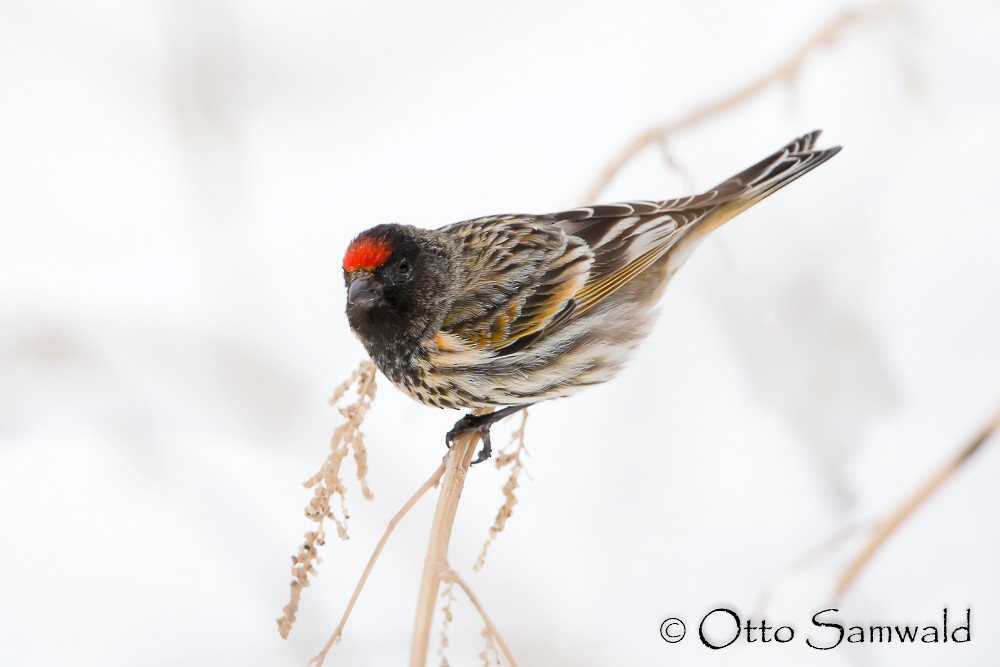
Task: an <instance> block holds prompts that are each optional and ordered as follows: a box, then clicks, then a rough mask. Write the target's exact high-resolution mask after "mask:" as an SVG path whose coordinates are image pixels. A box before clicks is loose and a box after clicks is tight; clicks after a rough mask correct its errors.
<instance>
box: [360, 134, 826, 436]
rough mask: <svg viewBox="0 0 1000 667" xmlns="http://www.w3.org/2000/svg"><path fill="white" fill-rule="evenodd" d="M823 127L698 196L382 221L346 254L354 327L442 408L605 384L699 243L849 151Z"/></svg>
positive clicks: (392, 368)
mask: <svg viewBox="0 0 1000 667" xmlns="http://www.w3.org/2000/svg"><path fill="white" fill-rule="evenodd" d="M818 136H819V132H818V131H817V132H812V133H810V134H808V135H805V136H804V137H801V138H799V139H797V140H795V141H793V142H791V143H790V144H788V145H787V146H785V147H784V148H783V149H781V150H780V151H778V152H777V153H775V154H774V155H771V156H770V157H768V158H767V159H765V160H762V161H761V162H759V163H758V164H756V165H754V166H752V167H750V168H749V169H746V170H745V171H743V172H741V173H740V174H737V175H736V176H734V177H732V178H730V179H727V180H726V181H723V182H722V183H720V184H719V185H718V186H716V187H714V188H712V189H710V190H708V191H707V192H705V193H703V194H700V195H694V196H690V197H684V198H680V199H673V200H669V201H660V202H649V201H640V202H630V203H622V204H607V205H600V206H592V207H585V208H577V209H572V210H569V211H563V212H560V213H551V214H547V215H499V216H488V217H484V218H477V219H474V220H468V221H465V222H459V223H455V224H452V225H448V226H445V227H442V228H440V229H437V230H422V229H417V228H415V227H411V226H407V225H380V226H378V227H374V228H372V229H370V230H368V231H366V232H363V233H362V234H361V235H359V236H358V237H357V238H356V239H355V240H354V242H352V245H351V247H350V248H349V250H348V254H347V256H346V257H345V263H344V269H345V277H346V280H347V283H348V287H349V299H348V301H349V302H348V306H347V314H348V319H349V320H350V323H351V327H352V329H353V330H354V331H355V333H356V334H357V335H358V337H359V338H360V339H361V341H362V342H363V343H364V345H365V347H366V349H367V350H368V353H369V354H370V355H371V357H372V359H373V360H374V361H375V363H376V365H377V366H378V367H379V369H380V370H382V371H383V372H384V373H385V374H386V376H387V377H389V379H390V380H392V381H393V383H395V384H396V385H397V386H399V387H401V388H402V389H403V390H404V391H406V392H407V393H408V394H409V395H410V396H412V397H414V398H416V399H417V400H419V401H422V402H423V403H426V404H428V405H433V406H437V407H447V408H466V409H469V408H495V407H501V406H522V407H523V406H525V405H528V404H531V403H537V402H539V401H543V400H548V399H551V398H557V397H561V396H568V395H570V394H572V393H574V392H576V391H579V390H580V389H582V388H584V387H587V386H589V385H593V384H598V383H601V382H605V381H607V380H609V379H611V378H612V377H613V376H614V375H615V374H616V373H617V372H618V371H619V370H620V369H621V367H622V365H623V364H624V362H625V360H626V359H627V357H628V354H629V352H630V351H631V350H632V349H633V348H634V347H635V345H636V344H637V343H638V342H639V341H640V340H641V339H642V338H643V337H644V336H645V334H646V333H647V332H648V330H649V327H650V324H651V320H652V309H653V306H654V305H655V303H656V301H657V300H658V298H659V296H660V294H661V292H662V290H663V288H664V286H665V285H666V283H667V281H668V280H669V278H670V277H671V276H672V275H673V273H674V272H675V271H676V270H677V269H678V268H679V267H680V266H681V264H682V263H683V262H684V260H685V259H686V258H687V256H688V255H689V253H690V252H691V250H692V249H693V248H694V247H695V245H697V243H698V241H700V240H701V239H702V238H704V236H705V235H706V234H707V233H708V232H710V231H711V230H713V229H715V228H716V227H718V226H719V225H721V224H723V223H724V222H726V221H727V220H729V219H730V218H732V217H733V216H735V215H737V214H738V213H740V212H742V211H744V210H745V209H747V208H749V207H750V206H752V205H753V204H755V203H757V202H758V201H760V200H761V199H763V198H765V197H767V196H768V195H770V194H771V193H773V192H775V191H776V190H778V189H779V188H781V187H783V186H785V185H787V184H788V183H790V182H792V181H793V180H795V179H796V178H798V177H799V176H802V175H803V174H805V173H807V172H809V171H810V170H812V169H814V168H815V167H817V166H819V165H820V164H822V163H823V162H825V161H826V160H828V159H829V158H830V157H832V156H833V155H834V154H836V153H837V151H838V150H840V149H839V147H835V148H829V149H825V150H818V149H815V148H814V144H815V141H816V139H817V137H818ZM383 249H384V252H382V251H383ZM368 257H374V258H375V260H374V261H380V262H381V263H380V264H379V265H378V266H370V265H364V266H362V265H361V264H360V263H359V262H361V259H362V258H368ZM364 261H366V262H368V264H371V263H372V261H373V260H370V259H365V260H364ZM512 409H516V408H512ZM510 411H512V410H507V411H505V413H507V412H510ZM463 422H464V423H465V426H466V427H467V428H464V429H459V430H458V432H462V431H463V430H473V428H475V429H478V430H485V432H486V433H487V434H488V428H489V424H490V423H492V422H491V421H489V420H480V421H476V420H472V419H470V418H467V419H465V420H463ZM470 425H471V426H470ZM484 425H485V426H484ZM456 434H457V433H456V432H455V431H453V433H452V434H450V435H456ZM487 454H488V452H487Z"/></svg>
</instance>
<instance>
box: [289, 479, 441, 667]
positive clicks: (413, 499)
mask: <svg viewBox="0 0 1000 667" xmlns="http://www.w3.org/2000/svg"><path fill="white" fill-rule="evenodd" d="M444 468H445V466H444V463H442V464H441V465H440V466H438V469H437V470H435V471H434V474H432V475H431V476H430V477H428V478H427V481H426V482H424V483H423V485H421V487H420V488H419V489H417V490H416V492H415V493H414V494H413V495H412V496H410V499H409V500H407V501H406V503H405V504H404V505H403V506H402V507H401V508H400V509H399V511H398V512H396V514H395V516H393V517H392V518H391V519H389V525H387V526H386V528H385V532H384V533H382V539H380V540H379V541H378V544H377V545H375V550H374V551H373V552H372V555H371V557H370V558H369V559H368V564H367V565H366V566H365V569H364V572H362V573H361V578H360V579H359V580H358V585H357V586H355V587H354V594H353V595H351V599H350V601H349V602H348V603H347V608H346V609H345V610H344V615H343V616H342V617H341V619H340V623H338V624H337V628H336V629H335V630H334V631H333V634H331V635H330V639H329V640H328V641H327V642H326V646H324V647H323V650H322V651H320V652H319V653H317V654H316V657H315V658H313V659H312V660H310V661H309V664H311V665H317V666H320V665H322V664H323V661H324V660H326V654H327V653H329V652H330V649H331V648H332V647H333V645H334V644H336V643H337V642H338V641H340V637H341V635H342V634H343V632H344V626H345V625H347V619H348V618H349V617H350V615H351V611H352V610H353V609H354V604H355V603H356V602H357V601H358V597H360V595H361V591H362V589H363V588H364V587H365V583H366V582H367V581H368V575H369V574H371V571H372V568H374V567H375V562H376V561H377V560H378V558H379V556H380V555H382V549H384V548H385V545H386V543H387V542H388V541H389V535H391V534H392V531H393V530H395V529H396V526H397V525H398V524H399V522H400V521H402V520H403V517H405V516H406V515H407V514H408V513H409V511H410V510H411V509H413V506H414V505H416V504H417V501H419V500H420V499H421V498H422V497H423V496H424V494H425V493H427V492H428V491H429V490H430V489H431V488H432V487H434V486H436V485H437V483H438V482H439V481H440V480H441V476H442V475H443V474H444Z"/></svg>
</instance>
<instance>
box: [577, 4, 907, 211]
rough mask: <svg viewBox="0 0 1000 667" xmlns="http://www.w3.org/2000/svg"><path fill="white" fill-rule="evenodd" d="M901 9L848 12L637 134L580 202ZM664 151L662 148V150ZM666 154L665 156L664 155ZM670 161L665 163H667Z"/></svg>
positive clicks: (591, 198) (877, 7) (595, 196)
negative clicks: (725, 90)
mask: <svg viewBox="0 0 1000 667" xmlns="http://www.w3.org/2000/svg"><path fill="white" fill-rule="evenodd" d="M901 7H902V3H901V2H884V3H880V4H876V5H873V6H871V7H865V8H860V9H849V10H847V11H845V12H844V13H843V14H841V15H840V16H838V17H836V18H835V19H833V20H832V21H830V22H829V23H828V24H826V25H825V26H824V27H823V28H822V29H820V30H819V31H818V32H817V33H815V34H814V35H813V36H812V37H810V38H809V39H808V40H806V41H805V43H803V44H802V45H801V46H800V47H799V48H798V49H796V50H795V51H794V52H793V53H792V54H791V55H789V57H788V58H786V59H785V60H784V61H783V62H781V63H780V64H779V65H778V66H777V67H775V68H774V69H773V70H771V71H770V72H768V73H766V74H765V75H764V76H762V77H760V78H758V79H757V80H755V81H752V82H751V83H750V84H749V85H746V86H744V87H742V88H740V89H738V90H736V91H735V92H733V93H730V94H729V95H726V96H724V97H721V98H719V99H717V100H715V101H714V102H710V103H709V104H706V105H704V106H701V107H698V108H696V109H695V110H694V111H691V112H689V113H687V114H685V115H683V116H681V117H680V118H678V119H676V120H674V121H671V122H668V123H664V124H663V125H657V126H655V127H652V128H650V129H648V130H646V131H645V132H642V133H641V134H638V135H636V136H635V137H634V138H633V139H632V140H631V141H629V142H628V143H627V144H626V145H625V146H624V147H623V148H622V149H621V150H620V151H619V152H618V154H617V155H615V156H614V157H613V158H612V159H611V160H610V161H609V162H608V163H607V164H606V165H605V166H604V168H603V169H601V172H600V174H598V176H597V178H596V179H594V181H593V182H592V183H591V185H590V187H589V188H587V190H586V191H585V193H584V195H583V198H582V202H583V203H584V204H585V205H586V204H593V203H595V202H596V201H597V200H598V199H599V198H600V195H601V193H602V192H604V190H605V188H607V187H608V185H609V184H610V183H611V181H612V180H614V178H615V176H617V175H618V172H620V171H621V170H622V169H623V168H624V167H625V165H627V164H628V163H629V162H631V161H632V159H634V158H635V156H636V155H638V154H639V153H641V152H642V151H644V150H645V149H646V148H648V147H650V146H652V145H656V144H659V145H660V146H661V147H667V146H668V142H669V138H670V137H671V135H673V134H675V133H677V132H679V131H680V130H683V129H686V128H689V127H691V126H692V125H696V124H698V123H700V122H702V121H704V120H706V119H708V118H710V117H712V116H716V115H718V114H720V113H722V112H724V111H729V110H730V109H732V108H734V107H737V106H739V105H740V104H743V103H744V102H746V101H748V100H749V99H751V98H753V97H755V96H757V95H759V94H760V93H761V92H763V91H764V90H766V89H767V88H769V87H770V86H772V85H774V84H776V83H780V82H783V81H790V80H794V79H795V77H796V76H798V74H799V71H800V70H801V69H802V67H803V66H804V65H805V63H806V61H807V60H808V59H809V56H811V55H813V54H814V53H815V52H817V51H820V50H822V49H824V48H826V47H828V46H830V45H831V44H832V43H833V42H835V41H836V40H837V38H839V37H840V36H841V34H842V33H843V32H844V31H845V30H846V29H847V28H849V27H851V26H853V25H855V24H858V23H863V22H867V21H871V20H873V19H876V18H880V17H882V16H884V15H886V14H890V13H896V12H898V11H899V10H900V8H901ZM665 150H666V148H665ZM668 155H669V153H668ZM670 161H671V160H668V162H670Z"/></svg>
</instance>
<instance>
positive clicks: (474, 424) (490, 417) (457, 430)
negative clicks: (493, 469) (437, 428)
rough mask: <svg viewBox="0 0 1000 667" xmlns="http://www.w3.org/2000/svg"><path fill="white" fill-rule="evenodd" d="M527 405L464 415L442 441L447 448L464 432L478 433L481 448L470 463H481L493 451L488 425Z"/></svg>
mask: <svg viewBox="0 0 1000 667" xmlns="http://www.w3.org/2000/svg"><path fill="white" fill-rule="evenodd" d="M526 407H528V406H527V405H511V406H508V407H506V408H504V409H502V410H497V411H496V412H490V413H489V414H485V415H472V414H469V415H465V416H464V417H462V418H461V419H459V420H458V421H457V422H455V425H454V426H453V427H452V429H451V430H450V431H448V435H446V436H445V437H444V443H445V444H446V445H447V446H448V449H451V448H452V445H454V444H455V439H456V438H458V437H459V436H461V435H465V434H466V433H479V437H480V438H481V439H482V441H483V448H482V449H480V450H479V454H477V455H476V459H475V460H474V461H473V462H472V465H476V464H477V463H482V462H483V461H485V460H486V459H488V458H490V455H491V454H492V453H493V448H492V447H491V446H490V427H491V426H493V424H495V423H497V422H498V421H500V420H501V419H503V418H504V417H506V416H508V415H512V414H514V413H515V412H517V411H518V410H523V409H524V408H526Z"/></svg>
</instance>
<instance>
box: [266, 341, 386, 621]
mask: <svg viewBox="0 0 1000 667" xmlns="http://www.w3.org/2000/svg"><path fill="white" fill-rule="evenodd" d="M355 384H356V385H357V394H358V397H357V400H355V401H354V403H351V404H350V405H348V406H346V407H343V408H338V410H339V411H340V414H341V415H342V416H343V417H344V423H342V424H341V425H340V426H338V427H337V429H336V430H335V431H334V432H333V437H332V438H330V454H329V456H327V459H326V461H324V462H323V466H322V467H321V468H320V470H319V472H318V473H316V474H315V475H313V476H312V477H310V478H309V479H308V480H306V482H305V483H304V486H305V487H306V488H311V489H313V497H312V498H311V499H310V500H309V504H308V505H307V506H306V509H305V514H306V517H308V518H309V519H310V520H311V521H315V522H316V523H317V524H318V525H317V527H316V530H312V531H309V532H308V533H306V534H305V541H304V542H303V543H302V544H301V545H300V546H299V550H298V553H296V554H295V555H294V556H292V577H293V579H292V583H291V594H290V598H289V601H288V604H286V605H285V606H284V607H283V608H282V610H281V618H279V619H278V632H279V634H281V637H282V639H287V638H288V633H289V632H290V631H291V629H292V625H293V624H294V623H295V614H296V612H297V611H298V608H299V600H300V599H301V597H302V590H303V589H305V588H306V587H308V586H309V577H310V575H314V574H315V573H316V565H318V564H319V563H320V562H321V560H320V557H319V553H318V547H321V546H323V545H324V544H325V542H326V533H325V531H324V530H323V523H324V521H325V520H326V519H330V520H331V521H333V522H334V525H336V527H337V534H338V535H339V536H340V538H341V539H343V540H346V539H347V520H348V518H349V516H348V512H347V505H346V495H347V489H346V487H345V486H344V483H343V480H342V479H341V478H340V466H341V464H342V463H343V462H344V458H346V456H347V454H348V453H349V452H351V451H353V452H354V461H355V465H356V466H357V477H358V481H359V482H360V483H361V494H362V495H363V496H364V497H365V498H366V499H367V500H371V499H372V498H373V496H372V492H371V490H370V489H369V488H368V481H367V479H366V476H367V474H368V463H367V450H365V443H364V433H362V431H361V425H362V423H363V422H364V420H365V415H367V414H368V410H369V409H370V408H371V405H372V401H373V400H375V389H376V387H375V365H374V364H373V363H372V362H371V361H367V360H366V361H363V362H361V364H360V365H359V366H358V368H357V370H355V371H354V372H353V373H352V374H351V376H350V377H349V378H347V380H346V381H344V382H343V383H341V384H340V386H338V387H337V388H336V389H335V390H334V392H333V396H332V397H331V398H330V405H332V406H336V405H337V403H339V402H340V400H341V399H342V398H343V397H344V395H345V394H346V393H347V391H348V390H349V389H350V388H351V387H352V386H354V385H355ZM334 496H337V497H338V499H339V505H340V512H341V517H342V518H341V517H338V516H337V515H336V514H335V513H334V511H333V508H331V507H330V500H331V498H333V497H334Z"/></svg>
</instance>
